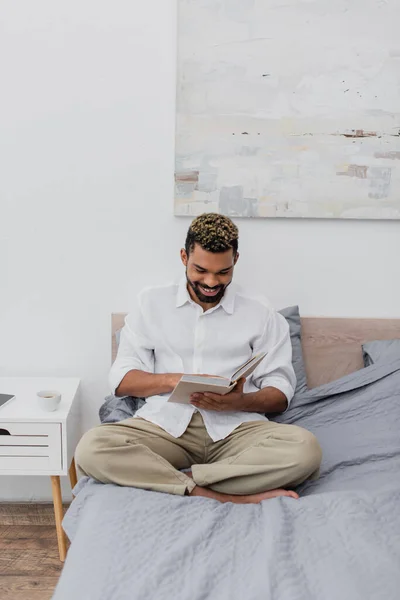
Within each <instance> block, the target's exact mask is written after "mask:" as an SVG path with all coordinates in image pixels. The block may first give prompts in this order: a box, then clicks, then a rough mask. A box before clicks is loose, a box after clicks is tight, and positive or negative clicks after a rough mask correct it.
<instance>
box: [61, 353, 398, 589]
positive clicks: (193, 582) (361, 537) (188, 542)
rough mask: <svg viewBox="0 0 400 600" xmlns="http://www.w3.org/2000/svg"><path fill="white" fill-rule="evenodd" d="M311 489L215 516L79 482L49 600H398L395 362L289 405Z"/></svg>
mask: <svg viewBox="0 0 400 600" xmlns="http://www.w3.org/2000/svg"><path fill="white" fill-rule="evenodd" d="M277 420H279V421H280V422H286V423H296V424H298V425H300V426H303V427H306V428H308V429H310V430H311V431H313V432H314V433H315V434H316V435H317V437H318V438H319V440H320V443H321V446H322V448H323V452H324V458H323V464H322V470H321V477H320V479H319V480H318V481H316V482H310V483H306V484H304V485H303V486H302V487H301V489H300V490H299V491H300V493H301V499H300V500H298V501H296V500H293V499H290V498H278V499H274V500H267V501H265V502H263V503H262V504H260V505H233V504H223V505H222V504H219V503H218V502H216V501H213V500H209V499H203V498H188V497H183V498H182V497H178V496H170V495H164V494H160V493H155V492H146V491H142V490H137V489H131V488H123V487H118V486H114V485H102V484H98V483H95V482H94V481H92V480H88V479H83V480H81V481H80V482H79V483H78V486H77V489H76V491H77V498H76V499H75V500H74V502H73V503H72V505H71V507H70V509H69V510H68V512H67V514H66V516H65V519H64V527H65V529H66V531H67V533H68V536H69V537H70V538H71V540H72V545H71V548H70V550H69V553H68V557H67V561H66V564H65V567H64V570H63V573H62V575H61V578H60V581H59V584H58V586H57V589H56V592H55V595H54V597H53V598H54V599H55V600H71V599H74V598H75V599H79V600H80V599H82V600H206V599H207V600H208V599H210V600H225V599H229V600H270V599H271V600H339V599H340V600H375V599H379V600H398V599H399V597H400V360H394V361H392V362H391V363H386V364H376V365H372V366H370V367H367V368H366V369H363V370H361V371H358V372H357V373H355V374H352V375H349V376H347V377H345V378H343V379H341V380H339V381H337V382H334V383H333V384H328V385H325V386H321V387H320V388H317V389H315V390H311V391H309V392H306V393H304V394H302V395H301V396H297V397H296V398H295V399H294V401H293V403H292V406H291V408H290V409H289V410H288V411H287V412H286V413H285V414H284V415H281V416H280V417H279V419H277Z"/></svg>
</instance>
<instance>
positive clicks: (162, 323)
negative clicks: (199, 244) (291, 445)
mask: <svg viewBox="0 0 400 600" xmlns="http://www.w3.org/2000/svg"><path fill="white" fill-rule="evenodd" d="M137 304H138V305H137V307H136V309H135V310H133V311H132V312H130V313H129V314H128V315H127V316H126V318H125V325H124V327H123V329H122V330H121V336H120V343H119V348H118V354H117V358H116V360H115V362H114V364H113V366H112V368H111V371H110V376H109V383H110V387H111V390H112V393H113V394H114V393H115V390H116V389H117V387H118V386H119V384H120V383H121V381H122V379H123V378H124V376H125V375H126V374H127V373H128V371H131V370H132V369H138V370H142V371H147V372H149V373H186V374H196V373H202V374H205V375H221V376H223V377H230V376H231V375H232V374H233V373H234V371H235V370H236V369H237V368H238V367H239V366H240V365H241V364H243V363H244V362H245V361H247V360H248V359H249V358H251V356H252V355H254V354H256V353H258V352H266V353H267V356H266V357H265V358H264V360H263V361H262V362H261V363H260V365H259V366H258V367H257V368H256V369H255V371H254V372H253V374H252V375H251V376H250V377H249V378H248V379H247V380H246V383H245V386H244V392H257V391H259V390H260V389H262V388H264V387H269V386H272V387H275V388H278V389H279V390H281V391H282V392H283V393H284V394H285V396H286V398H287V400H288V403H289V402H290V400H291V399H292V397H293V394H294V389H295V386H296V376H295V374H294V371H293V367H292V345H291V341H290V335H289V326H288V324H287V321H286V319H285V318H284V317H283V316H282V315H280V314H279V313H277V312H276V311H275V310H274V309H273V308H272V307H271V306H270V304H269V303H268V302H267V301H266V300H264V299H262V298H261V299H260V298H256V297H251V296H249V295H247V294H246V293H245V292H243V291H241V290H240V289H239V288H238V287H237V286H235V285H234V284H231V285H230V286H229V287H228V288H227V289H226V291H225V294H224V296H223V298H222V300H221V302H220V303H219V304H218V305H217V306H215V307H213V308H211V309H209V310H207V311H206V312H203V309H202V308H201V306H199V305H198V304H196V303H195V302H193V300H192V299H191V297H190V295H189V293H188V291H187V288H186V278H183V279H182V280H181V281H180V283H179V284H177V283H175V284H172V285H166V286H162V287H153V288H147V289H145V290H143V291H142V292H141V293H140V294H139V296H138V303H137ZM168 397H169V394H162V395H159V396H152V397H150V398H148V399H147V401H146V404H145V405H144V406H143V407H142V408H141V409H140V410H138V411H137V413H136V415H135V416H136V417H142V418H143V419H146V420H147V421H151V422H152V423H155V424H157V425H159V426H160V427H162V428H163V429H164V430H165V431H167V432H168V433H169V434H170V435H172V436H174V437H176V438H178V437H180V436H181V435H182V434H183V433H184V432H185V431H186V428H187V427H188V425H189V423H190V420H191V418H192V415H193V413H194V412H195V411H197V410H199V411H200V413H201V415H202V417H203V420H204V424H205V426H206V429H207V431H208V433H209V435H210V437H211V438H212V439H213V440H214V441H218V440H221V439H224V438H225V437H227V436H228V435H229V434H230V433H231V432H232V431H233V430H234V429H236V427H238V426H239V425H240V424H241V423H244V422H246V421H266V420H267V418H266V417H265V416H264V415H261V414H259V413H256V412H242V411H231V412H226V411H221V412H219V411H213V410H204V409H197V408H195V407H194V406H192V405H186V404H176V403H172V402H167V400H168Z"/></svg>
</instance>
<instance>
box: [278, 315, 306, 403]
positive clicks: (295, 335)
mask: <svg viewBox="0 0 400 600" xmlns="http://www.w3.org/2000/svg"><path fill="white" fill-rule="evenodd" d="M278 312H279V313H280V314H281V315H282V316H283V317H285V319H286V321H287V322H288V324H289V329H290V339H291V342H292V364H293V369H294V372H295V373H296V377H297V384H296V394H298V393H301V392H305V391H306V390H307V376H306V370H305V367H304V360H303V349H302V347H301V320H300V312H299V307H298V306H288V307H287V308H283V309H282V310H279V311H278Z"/></svg>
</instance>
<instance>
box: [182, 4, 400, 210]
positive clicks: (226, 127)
mask: <svg viewBox="0 0 400 600" xmlns="http://www.w3.org/2000/svg"><path fill="white" fill-rule="evenodd" d="M399 23H400V2H399V0H335V2H332V1H330V0H178V75H177V114H176V152H175V198H174V207H175V214H176V215H182V216H183V215H189V216H194V215H198V214H201V213H202V212H212V211H215V212H220V213H223V214H226V215H230V216H238V217H267V218H271V217H294V218H301V217H305V218H345V219H347V218H348V219H351V218H353V219H354V218H363V219H400V34H399Z"/></svg>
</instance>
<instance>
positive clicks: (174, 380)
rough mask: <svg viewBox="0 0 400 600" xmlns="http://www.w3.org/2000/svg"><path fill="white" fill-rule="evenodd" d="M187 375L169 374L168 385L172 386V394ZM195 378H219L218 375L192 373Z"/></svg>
mask: <svg viewBox="0 0 400 600" xmlns="http://www.w3.org/2000/svg"><path fill="white" fill-rule="evenodd" d="M184 374H186V373H168V374H167V377H168V385H170V386H171V392H172V391H173V390H174V389H175V388H176V386H177V385H178V383H179V382H180V380H181V378H182V377H183V375H184ZM191 376H193V377H218V375H204V374H203V373H191Z"/></svg>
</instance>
